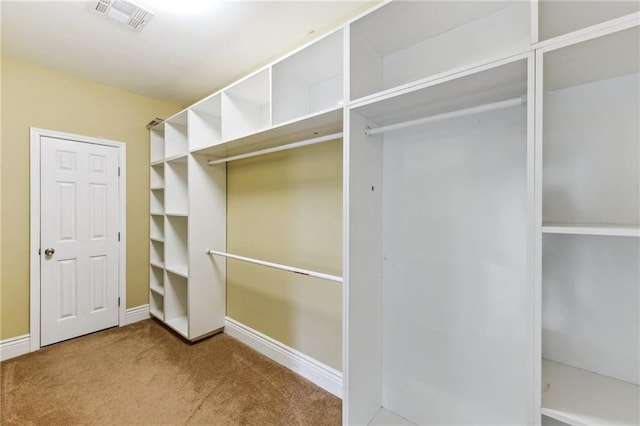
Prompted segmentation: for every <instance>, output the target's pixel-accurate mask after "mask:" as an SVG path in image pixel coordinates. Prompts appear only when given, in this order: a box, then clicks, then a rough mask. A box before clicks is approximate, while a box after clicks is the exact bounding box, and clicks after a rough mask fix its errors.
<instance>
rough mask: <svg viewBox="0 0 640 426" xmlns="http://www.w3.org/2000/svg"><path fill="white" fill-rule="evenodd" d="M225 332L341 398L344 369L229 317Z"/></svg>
mask: <svg viewBox="0 0 640 426" xmlns="http://www.w3.org/2000/svg"><path fill="white" fill-rule="evenodd" d="M224 332H225V333H226V334H228V335H229V336H231V337H234V338H236V339H238V340H239V341H241V342H242V343H244V344H245V345H247V346H249V347H250V348H252V349H254V350H256V351H258V352H260V353H261V354H262V355H264V356H266V357H267V358H270V359H272V360H273V361H275V362H277V363H278V364H280V365H282V366H284V367H286V368H288V369H289V370H291V371H293V372H295V373H297V374H299V375H301V376H302V377H304V378H305V379H307V380H309V381H311V382H313V383H314V384H316V385H317V386H320V387H321V388H322V389H324V390H326V391H327V392H330V393H332V394H334V395H335V396H337V397H338V398H342V373H341V372H339V371H338V370H335V369H333V368H331V367H329V366H327V365H325V364H323V363H321V362H320V361H317V360H315V359H313V358H311V357H310V356H308V355H305V354H303V353H302V352H299V351H297V350H295V349H293V348H290V347H289V346H287V345H285V344H283V343H280V342H279V341H277V340H275V339H272V338H271V337H269V336H266V335H264V334H262V333H260V332H259V331H256V330H254V329H252V328H251V327H247V326H246V325H244V324H241V323H239V322H238V321H235V320H234V319H232V318H229V317H227V318H226V321H225V327H224Z"/></svg>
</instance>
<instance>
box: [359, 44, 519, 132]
mask: <svg viewBox="0 0 640 426" xmlns="http://www.w3.org/2000/svg"><path fill="white" fill-rule="evenodd" d="M526 93H527V61H526V60H525V57H524V56H518V57H514V58H512V59H510V60H507V61H501V62H496V63H494V64H492V65H490V66H485V67H483V68H481V69H478V70H475V71H473V72H471V71H470V72H469V73H467V74H466V75H461V76H457V77H453V78H450V79H447V80H445V81H440V82H438V81H433V82H429V83H427V84H425V85H421V86H417V87H415V88H414V89H412V90H411V91H408V92H406V93H404V92H401V93H398V94H396V95H393V96H390V97H387V98H385V99H382V100H380V101H376V102H371V103H366V104H363V105H362V106H357V111H358V113H359V114H360V115H362V116H363V117H364V118H366V119H367V120H368V121H369V126H370V130H369V131H368V132H367V134H369V135H374V134H376V133H382V132H384V131H388V130H394V129H400V128H403V127H408V126H410V125H418V124H426V123H428V122H431V121H437V120H447V119H455V118H456V117H462V116H465V115H469V114H473V113H479V112H483V111H491V110H498V109H501V108H509V107H517V106H521V105H524V104H525V103H526V97H525V95H526ZM374 129H375V130H374Z"/></svg>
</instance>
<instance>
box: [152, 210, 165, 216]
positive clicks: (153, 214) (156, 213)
mask: <svg viewBox="0 0 640 426" xmlns="http://www.w3.org/2000/svg"><path fill="white" fill-rule="evenodd" d="M151 216H164V212H156V211H153V212H151Z"/></svg>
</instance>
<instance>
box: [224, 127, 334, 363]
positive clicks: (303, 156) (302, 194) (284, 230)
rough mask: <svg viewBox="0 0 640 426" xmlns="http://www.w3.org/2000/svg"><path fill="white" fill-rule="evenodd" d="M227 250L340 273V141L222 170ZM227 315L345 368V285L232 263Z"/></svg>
mask: <svg viewBox="0 0 640 426" xmlns="http://www.w3.org/2000/svg"><path fill="white" fill-rule="evenodd" d="M227 248H228V251H229V252H230V253H234V254H239V255H243V256H249V257H255V258H258V259H263V260H268V261H272V262H276V263H283V264H287V265H291V266H297V267H300V268H304V269H310V270H315V271H319V272H324V273H328V274H333V275H342V143H341V141H339V140H338V141H333V142H327V143H322V144H318V145H312V146H308V147H304V148H298V149H294V150H289V151H283V152H279V153H274V154H269V155H264V156H259V157H253V158H250V159H246V160H240V161H234V162H231V163H229V164H228V166H227ZM227 315H228V316H229V317H231V318H233V319H235V320H237V321H240V322H241V323H243V324H246V325H248V326H249V327H252V328H254V329H256V330H258V331H260V332H262V333H264V334H266V335H268V336H270V337H272V338H274V339H276V340H278V341H280V342H282V343H284V344H286V345H288V346H291V347H293V348H295V349H297V350H299V351H301V352H303V353H305V354H307V355H309V356H311V357H313V358H315V359H317V360H319V361H321V362H323V363H325V364H327V365H329V366H331V367H333V368H336V369H338V370H341V368H342V285H341V284H339V283H335V282H332V281H325V280H321V279H318V278H309V277H304V276H300V275H296V274H292V273H290V272H285V271H279V270H276V269H270V268H265V267H262V266H257V265H251V264H246V263H241V262H237V261H231V260H229V261H228V263H227Z"/></svg>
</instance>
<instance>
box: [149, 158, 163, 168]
mask: <svg viewBox="0 0 640 426" xmlns="http://www.w3.org/2000/svg"><path fill="white" fill-rule="evenodd" d="M149 164H150V165H151V166H152V167H153V166H159V165H161V164H164V159H162V160H156V161H152V162H151V163H149Z"/></svg>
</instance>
